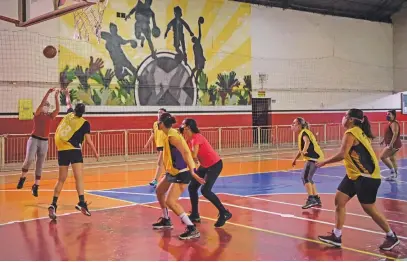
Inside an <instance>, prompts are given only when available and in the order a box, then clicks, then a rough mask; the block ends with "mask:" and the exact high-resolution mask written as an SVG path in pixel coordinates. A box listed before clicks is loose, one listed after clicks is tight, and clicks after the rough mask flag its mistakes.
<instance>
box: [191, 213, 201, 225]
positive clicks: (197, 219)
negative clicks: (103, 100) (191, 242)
mask: <svg viewBox="0 0 407 262" xmlns="http://www.w3.org/2000/svg"><path fill="white" fill-rule="evenodd" d="M188 217H189V220H191V222H192V223H201V217H200V216H199V214H192V213H191V214H190V215H189V216H188Z"/></svg>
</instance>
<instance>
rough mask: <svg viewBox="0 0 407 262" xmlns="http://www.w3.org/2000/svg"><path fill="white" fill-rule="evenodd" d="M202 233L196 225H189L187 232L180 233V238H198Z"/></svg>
mask: <svg viewBox="0 0 407 262" xmlns="http://www.w3.org/2000/svg"><path fill="white" fill-rule="evenodd" d="M200 236H201V234H200V233H199V231H198V230H197V229H196V227H195V226H187V228H186V229H185V232H184V233H182V234H181V235H179V239H181V240H187V239H193V238H198V237H200Z"/></svg>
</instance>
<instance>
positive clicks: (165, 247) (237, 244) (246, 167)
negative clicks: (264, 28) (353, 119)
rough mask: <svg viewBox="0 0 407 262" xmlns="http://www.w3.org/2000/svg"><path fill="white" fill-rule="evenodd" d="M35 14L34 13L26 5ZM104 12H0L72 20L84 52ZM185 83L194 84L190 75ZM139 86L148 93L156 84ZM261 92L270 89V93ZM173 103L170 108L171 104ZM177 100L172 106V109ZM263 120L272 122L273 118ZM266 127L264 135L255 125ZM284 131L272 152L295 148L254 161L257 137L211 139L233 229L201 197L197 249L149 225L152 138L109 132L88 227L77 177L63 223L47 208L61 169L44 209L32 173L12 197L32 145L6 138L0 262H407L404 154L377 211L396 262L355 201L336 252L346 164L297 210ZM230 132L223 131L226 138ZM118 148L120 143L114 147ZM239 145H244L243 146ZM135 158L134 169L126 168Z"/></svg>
mask: <svg viewBox="0 0 407 262" xmlns="http://www.w3.org/2000/svg"><path fill="white" fill-rule="evenodd" d="M110 1H116V0H110ZM28 2H32V4H27V3H28ZM107 3H108V0H104V1H100V2H99V1H87V2H86V1H81V2H77V1H73V0H66V1H55V2H52V1H49V0H37V1H28V0H27V1H25V0H19V1H15V0H1V1H0V9H2V8H3V7H4V8H8V10H10V9H13V10H14V11H15V14H16V15H15V16H14V17H11V16H5V15H2V14H1V13H0V19H1V20H3V21H6V22H9V23H12V24H14V25H16V26H17V27H21V28H24V27H30V26H34V25H36V24H38V23H41V22H44V21H47V20H50V19H54V18H57V17H60V16H62V15H67V14H70V13H73V14H74V20H75V29H77V32H76V34H75V36H74V37H75V39H78V40H89V37H90V36H92V35H93V36H96V37H97V38H99V40H100V24H101V19H102V17H103V12H104V8H105V7H106V5H107ZM8 13H10V12H8ZM90 18H92V19H90ZM27 41H28V40H27ZM55 45H56V44H55ZM40 48H43V47H42V46H41V47H40ZM78 49H79V48H78ZM156 55H157V58H155V59H152V58H147V59H146V60H145V61H144V63H143V64H142V66H141V69H142V70H143V69H145V70H146V71H148V70H150V69H149V67H153V66H155V64H154V63H157V64H159V61H160V60H166V59H167V60H168V57H170V58H171V59H172V60H174V61H175V60H176V57H175V55H174V54H172V53H167V52H158V53H157V54H156ZM54 56H55V55H54ZM172 56H174V57H172ZM150 60H151V61H150ZM172 60H171V61H172ZM160 64H164V63H160ZM157 67H158V66H157ZM173 67H175V66H173ZM146 68H147V69H146ZM160 69H162V68H160ZM163 69H166V70H161V71H163V72H167V71H171V70H172V67H171V64H170V63H168V64H165V68H163ZM167 69H168V70H167ZM170 69H171V70H170ZM187 73H188V74H190V72H187ZM187 73H185V75H186V74H187ZM264 77H265V75H263V78H264ZM263 80H264V79H263ZM263 80H262V81H263ZM151 81H153V80H151ZM188 81H191V83H188V84H187V86H191V85H193V83H192V78H191V79H189V80H188ZM45 82H46V81H45ZM154 83H155V82H154ZM141 84H144V85H146V86H151V85H152V84H151V83H150V82H148V83H147V82H146V83H141ZM261 84H262V85H263V82H261ZM147 91H148V90H147ZM147 91H146V92H145V94H144V96H145V98H143V95H141V96H140V97H141V98H143V99H141V98H139V99H138V101H137V105H144V106H154V107H155V106H156V105H157V101H159V100H160V99H162V98H163V95H161V96H156V97H151V96H150V95H151V94H150V93H149V92H150V91H148V92H147ZM183 91H184V93H185V94H184V93H182V94H181V95H180V97H181V98H179V99H178V100H176V101H175V100H174V101H175V102H174V103H175V104H176V103H178V102H179V100H181V99H182V100H184V102H183V103H184V104H185V105H188V106H189V105H193V104H194V103H195V101H196V99H197V98H196V94H193V92H192V91H191V90H188V89H183ZM177 92H178V91H177ZM174 96H175V95H174ZM170 98H171V99H172V98H173V96H171V97H170ZM170 98H167V100H171V99H170ZM265 112H266V118H267V117H268V115H267V114H268V111H267V108H266V111H265ZM260 125H262V124H258V126H260ZM403 127H404V123H403ZM284 128H285V129H283V130H282V131H280V133H279V134H277V135H276V137H277V136H278V138H273V139H274V140H273V141H274V142H276V141H277V140H276V139H278V141H279V143H283V142H284V143H288V144H289V145H290V146H287V147H286V148H278V147H270V148H267V149H265V150H262V148H261V146H260V145H259V146H258V148H256V150H251V151H247V152H246V151H241V149H242V148H245V147H246V146H247V147H256V145H255V143H254V140H255V138H254V133H253V127H246V129H247V130H245V131H246V133H245V134H246V136H244V137H243V139H242V137H240V138H239V141H238V142H236V139H232V138H233V136H235V134H237V133H233V132H234V131H236V130H237V128H236V130H232V131H230V133H228V137H229V140H230V141H232V142H230V141H229V140H227V139H226V140H223V141H220V138H219V139H216V138H214V137H215V136H216V134H218V133H219V136H221V135H220V133H221V132H220V131H219V132H218V131H217V130H216V131H213V132H212V131H211V132H212V133H210V134H211V137H209V135H208V140H210V142H211V143H212V144H213V145H215V144H219V145H221V144H222V145H224V144H228V143H229V145H230V148H226V149H228V150H229V151H231V152H229V151H227V150H226V151H225V150H224V149H223V150H220V146H219V148H217V149H219V150H220V153H221V155H222V158H223V160H224V169H223V172H222V174H221V176H220V177H219V178H218V180H217V182H216V184H215V186H214V192H215V193H217V195H218V196H219V198H220V199H221V201H222V202H223V203H224V205H225V206H226V207H227V208H228V209H229V211H230V212H231V213H232V214H233V217H232V218H231V219H230V220H229V221H228V222H227V223H226V225H225V226H224V227H222V228H215V227H214V226H213V224H214V223H215V221H216V220H217V216H218V213H217V210H216V209H215V207H214V206H213V205H212V204H211V203H209V202H208V201H207V200H206V199H205V198H203V197H200V204H199V207H200V215H201V218H202V223H200V224H197V227H198V229H199V231H200V234H201V237H200V238H199V239H194V240H188V241H180V240H179V239H178V235H179V234H180V233H182V232H183V230H184V225H183V224H182V223H181V221H180V220H179V219H178V218H177V217H176V216H175V215H174V214H173V213H170V217H171V218H172V221H173V223H174V229H172V230H153V229H152V224H153V223H155V222H156V221H157V219H159V217H160V216H161V208H160V207H159V204H158V202H157V199H156V195H155V191H154V189H153V188H152V187H151V186H149V185H148V183H149V182H150V181H151V179H152V178H153V176H154V173H155V168H156V161H157V159H156V156H155V154H146V155H147V156H145V155H142V154H141V153H140V152H139V151H137V150H140V148H142V145H143V143H144V141H145V140H147V139H148V136H149V134H150V131H149V130H148V131H147V132H146V130H142V132H144V133H142V132H141V131H140V133H133V134H131V133H128V132H127V131H126V132H125V133H123V134H122V133H120V132H121V131H122V130H117V131H115V130H113V131H109V132H111V134H109V135H110V136H109V137H110V138H112V139H111V140H109V141H108V139H109V138H108V139H106V140H103V139H102V140H99V134H97V136H96V135H95V141H97V143H96V144H97V146H98V147H99V148H98V149H99V150H101V151H103V152H104V153H101V155H102V157H103V161H101V162H99V163H95V162H92V161H89V160H88V159H86V160H85V170H84V173H85V189H86V194H85V197H86V200H87V201H88V202H90V203H91V204H90V205H89V209H90V211H91V212H92V216H91V217H87V216H84V215H82V214H81V213H80V212H78V211H76V209H75V204H76V203H77V197H78V196H77V192H76V189H75V181H74V178H73V176H72V174H71V171H70V174H69V178H68V180H67V181H66V183H65V185H64V189H63V191H62V193H61V195H60V198H59V202H58V212H57V215H58V219H57V220H56V221H51V220H50V219H49V217H48V207H49V205H50V203H51V201H52V197H53V188H54V185H55V183H56V181H57V176H58V169H57V168H56V167H55V165H48V167H47V168H46V169H45V170H44V172H43V178H42V180H41V186H40V189H39V197H38V198H35V197H33V196H32V195H31V184H32V181H33V176H32V170H30V173H29V175H28V177H27V182H26V184H25V187H24V188H23V189H21V190H17V189H16V185H17V182H18V179H19V177H20V175H21V173H20V172H19V169H21V167H20V165H21V159H22V157H23V156H24V154H25V151H24V148H25V144H26V141H27V138H28V137H27V136H24V135H15V136H13V135H10V136H8V138H6V137H3V136H1V137H0V139H1V140H0V142H1V143H7V139H9V140H8V141H15V142H13V143H10V142H8V143H9V144H6V146H4V145H3V149H4V148H5V149H6V150H10V151H8V152H7V153H8V154H5V152H1V154H2V161H5V163H6V164H9V163H11V164H13V166H11V167H10V168H8V169H7V171H3V172H1V173H0V235H1V236H3V241H2V244H1V245H0V258H1V259H2V260H32V261H40V260H160V261H161V260H163V261H166V260H209V261H223V260H246V261H254V260H303V261H308V260H311V261H312V260H331V261H333V260H353V261H365V260H386V261H387V260H406V259H407V148H406V146H404V147H403V148H402V149H401V150H400V152H399V153H398V158H399V161H398V163H399V178H398V180H397V181H395V182H387V181H385V180H384V179H383V180H382V184H381V186H380V189H379V193H378V199H377V202H376V203H377V207H378V209H379V210H380V211H382V212H383V214H384V215H385V216H386V218H387V219H388V222H389V224H390V226H391V228H392V230H394V231H395V232H396V233H397V235H398V238H399V239H400V241H401V244H400V245H399V246H397V247H396V248H394V249H393V250H392V251H389V252H384V251H381V250H380V249H379V245H380V244H382V242H383V240H384V236H385V234H384V233H383V232H382V231H381V230H380V228H379V227H378V226H377V225H376V224H375V223H374V222H373V221H372V219H371V218H370V217H369V216H368V215H367V214H365V213H364V211H363V210H362V208H361V207H360V204H359V202H358V201H357V199H353V200H352V201H350V203H349V204H348V206H347V217H346V223H345V227H344V229H343V238H342V242H343V246H342V248H333V247H331V246H329V245H327V244H324V243H322V242H320V241H319V240H318V236H319V235H325V234H327V232H331V231H332V229H333V227H334V223H335V203H334V196H335V192H336V188H337V186H338V185H339V183H340V181H341V180H342V179H343V177H344V175H345V169H344V167H343V166H342V164H338V165H331V166H327V167H324V168H320V169H318V170H317V173H316V175H315V177H314V180H315V183H316V185H317V189H318V191H319V194H320V196H321V200H322V207H321V208H315V207H314V208H310V209H306V210H303V209H302V208H301V207H302V205H303V204H304V202H305V200H306V198H307V194H306V193H305V189H304V187H303V184H302V180H301V170H302V168H303V165H304V162H303V161H298V162H297V166H296V167H292V166H291V163H292V159H293V158H294V156H295V154H296V153H297V151H296V150H294V149H293V147H292V145H294V142H293V143H291V142H292V141H291V140H292V138H293V136H292V132H291V131H288V129H287V126H285V127H284ZM225 129H227V127H225V128H224V129H223V130H225ZM328 129H329V127H328ZM334 129H335V133H334V132H332V134H333V136H335V140H334V143H331V144H330V143H326V144H324V151H325V155H326V156H331V155H333V154H334V153H335V152H336V150H338V142H339V140H340V138H339V136H340V135H342V133H341V132H342V130H341V126H340V125H339V124H336V125H335V127H334V128H332V130H334ZM379 129H380V126H379ZM379 129H378V130H379ZM219 130H220V129H219ZM241 130H242V128H239V132H240V133H239V135H240V136H241V133H242V131H241ZM318 130H320V131H321V130H325V131H324V133H325V142H326V140H327V137H328V140H329V135H327V131H326V126H325V129H322V128H320V129H318ZM403 131H404V128H403ZM262 132H263V130H262V129H260V128H258V133H256V134H258V135H259V136H258V137H257V139H259V137H260V134H263V133H262ZM276 132H277V131H276ZM265 133H267V134H266V136H270V137H272V135H271V132H270V134H269V132H268V131H266V132H265ZM208 134H209V132H208ZM321 134H322V131H321ZM132 135H133V136H132ZM317 135H318V134H317ZM322 136H323V135H321V137H322ZM114 137H116V138H117V140H114V139H113V138H114ZM248 137H250V138H248ZM246 138H247V139H246ZM12 139H14V140H12ZM281 139H283V140H284V141H282V140H281ZM119 140H120V143H122V144H125V147H126V149H124V147H120V148H119V147H115V146H116V145H117V144H119V143H116V144H115V143H114V141H116V142H117V141H119ZM266 140H267V141H266V143H267V144H268V145H271V144H272V143H273V142H272V139H271V138H270V140H268V138H267V139H266ZM50 141H51V142H50V150H49V152H48V160H49V161H54V160H55V159H56V149H55V146H54V144H53V142H52V141H53V137H52V139H50ZM100 141H102V142H100ZM112 141H113V142H112ZM129 141H130V142H129ZM135 141H136V142H135ZM228 141H229V142H228ZM293 141H296V140H295V139H294V140H293ZM233 143H238V144H239V146H236V145H235V144H233ZM259 143H260V142H259ZM129 144H132V145H134V148H130V147H129V148H127V146H128V145H129ZM232 144H233V145H232ZM101 145H103V146H101ZM235 146H236V147H235ZM112 148H113V149H112ZM251 149H253V148H251ZM375 149H376V150H377V152H376V153H378V152H380V150H381V148H379V146H377V145H376V146H375ZM13 150H14V151H13ZM114 150H117V152H116V151H114ZM238 150H239V151H238ZM136 151H137V152H136ZM138 153H140V154H138ZM150 153H151V152H150ZM84 155H85V156H87V157H88V156H90V151H89V149H88V148H85V150H84ZM123 155H125V156H126V161H124V160H120V157H122V156H123ZM129 155H131V156H132V158H130V159H127V157H128V156H129ZM13 157H15V158H13ZM137 158H141V160H140V159H137ZM7 161H8V162H7ZM2 164H4V163H2ZM54 164H55V163H54ZM381 169H382V176H383V177H387V176H389V175H390V171H389V170H388V169H387V168H386V167H385V166H384V165H383V164H382V163H381ZM180 203H181V204H182V206H183V207H184V209H185V210H186V211H189V210H190V203H189V197H188V193H187V192H184V194H183V195H182V199H181V200H180Z"/></svg>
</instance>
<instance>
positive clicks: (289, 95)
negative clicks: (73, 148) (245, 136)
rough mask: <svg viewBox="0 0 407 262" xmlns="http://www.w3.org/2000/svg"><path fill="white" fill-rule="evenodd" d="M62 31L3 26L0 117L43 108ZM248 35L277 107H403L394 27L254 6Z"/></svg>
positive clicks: (400, 33) (404, 63)
mask: <svg viewBox="0 0 407 262" xmlns="http://www.w3.org/2000/svg"><path fill="white" fill-rule="evenodd" d="M115 1H119V0H115ZM16 2H17V1H16V0H0V10H1V14H2V15H7V14H8V16H10V17H15V18H16V15H17V13H16V12H17V10H18V6H16V4H15V3H16ZM400 17H402V15H400ZM406 17H407V15H406V14H405V15H404V17H403V18H400V19H399V20H396V21H398V23H397V24H396V25H395V30H394V34H395V39H394V41H395V44H394V63H395V66H396V68H397V67H401V68H407V59H406V58H407V51H406V50H407V48H406V47H407V46H406V45H407V40H406V41H404V42H403V41H401V40H400V39H407V27H405V24H406V23H407V22H406V20H407V18H406ZM403 25H404V26H403ZM59 30H60V27H59V20H58V19H54V20H50V21H46V22H44V23H40V24H38V25H35V26H32V27H28V28H17V27H15V26H14V25H12V24H9V23H6V22H0V58H1V63H0V95H1V99H2V102H1V103H0V112H17V102H18V99H19V98H32V99H33V100H34V105H35V104H37V103H39V101H40V100H41V98H42V96H43V93H44V92H45V89H44V87H49V86H52V85H53V84H54V83H56V82H57V81H58V72H57V71H58V70H57V59H51V60H50V59H46V58H44V56H43V55H42V49H43V47H45V46H46V45H49V44H51V45H57V44H58V42H59V41H70V40H61V39H59V38H58V37H59V33H60V31H59ZM251 35H252V41H251V45H252V79H253V87H254V89H256V88H259V83H258V81H257V78H258V77H257V74H258V73H267V74H268V75H269V78H268V82H267V84H266V85H265V88H267V89H268V93H271V97H272V98H273V99H275V100H276V103H274V104H273V109H274V110H296V109H298V110H300V109H301V110H302V109H305V110H306V109H327V110H328V109H343V108H348V107H360V108H371V109H375V108H399V107H400V101H399V100H400V96H399V95H398V96H397V95H393V94H392V91H393V79H395V83H394V85H395V87H396V90H402V89H403V88H402V86H406V85H405V83H406V82H405V81H406V79H405V78H406V77H407V74H406V73H407V72H405V69H401V70H396V71H395V72H393V28H392V26H391V25H389V24H382V23H374V22H368V21H362V20H355V19H348V18H338V17H332V16H322V15H317V14H311V13H302V12H297V11H291V10H285V11H283V10H282V9H278V8H266V7H259V6H255V5H253V6H252V11H251ZM72 44H75V43H73V41H72ZM7 81H10V82H17V84H11V83H8V82H7ZM26 81H31V82H34V83H25V82H26ZM41 82H48V83H51V84H40V83H41ZM255 93H256V92H254V94H255ZM205 108H206V110H211V109H212V107H205ZM95 110H96V111H97V110H101V111H102V110H103V111H108V110H111V109H109V108H100V107H99V108H98V109H95ZM120 110H122V109H118V108H117V107H115V108H114V109H113V111H116V112H117V111H120ZM124 110H129V108H126V109H124V108H123V110H122V111H124ZM131 110H134V109H131Z"/></svg>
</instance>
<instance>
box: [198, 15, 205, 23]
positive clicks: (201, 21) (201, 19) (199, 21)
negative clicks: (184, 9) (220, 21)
mask: <svg viewBox="0 0 407 262" xmlns="http://www.w3.org/2000/svg"><path fill="white" fill-rule="evenodd" d="M198 23H199V24H203V23H205V18H203V17H202V16H201V17H199V19H198Z"/></svg>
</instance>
